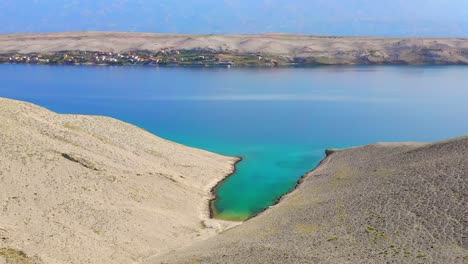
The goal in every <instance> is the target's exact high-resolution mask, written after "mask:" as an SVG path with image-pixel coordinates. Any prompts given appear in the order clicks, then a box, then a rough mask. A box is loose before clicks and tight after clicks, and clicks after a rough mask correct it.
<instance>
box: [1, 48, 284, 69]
mask: <svg viewBox="0 0 468 264" xmlns="http://www.w3.org/2000/svg"><path fill="white" fill-rule="evenodd" d="M278 59H279V58H271V57H264V56H262V55H261V54H234V53H220V52H216V51H206V50H161V51H127V52H113V51H109V52H107V51H82V50H77V51H59V52H54V53H44V54H41V53H30V54H20V53H10V54H1V55H0V63H10V64H69V65H77V64H78V65H80V64H82V65H149V66H151V65H152V66H158V65H181V66H222V67H231V66H234V65H238V66H271V67H274V66H278V65H279V63H278Z"/></svg>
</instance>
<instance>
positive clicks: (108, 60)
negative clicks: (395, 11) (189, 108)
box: [0, 32, 468, 67]
mask: <svg viewBox="0 0 468 264" xmlns="http://www.w3.org/2000/svg"><path fill="white" fill-rule="evenodd" d="M0 63H20V64H71V65H77V64H78V65H154V66H158V65H161V66H222V67H230V66H238V67H278V66H313V65H386V64H389V65H455V64H457V65H458V64H468V39H466V38H384V37H336V36H313V35H293V34H280V33H272V34H259V35H182V34H155V33H126V32H69V33H44V34H3V35H0Z"/></svg>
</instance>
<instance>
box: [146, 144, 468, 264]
mask: <svg viewBox="0 0 468 264" xmlns="http://www.w3.org/2000/svg"><path fill="white" fill-rule="evenodd" d="M467 187H468V137H463V138H458V139H454V140H449V141H444V142H439V143H435V144H416V143H398V144H383V143H382V144H375V145H370V146H365V147H358V148H352V149H347V150H342V151H330V152H329V155H328V157H327V158H326V159H325V160H324V161H323V162H322V164H321V165H320V166H319V167H318V168H317V169H316V170H314V171H313V172H311V173H309V174H307V175H306V176H305V177H304V178H303V181H302V184H300V185H299V187H298V188H297V189H296V190H295V191H293V192H292V193H290V194H288V195H287V196H286V197H284V199H283V201H281V202H280V203H279V204H278V205H276V206H274V207H273V208H271V209H269V210H267V211H266V212H264V213H262V214H261V215H259V216H258V217H256V218H253V219H251V220H249V221H247V222H246V223H244V224H242V225H240V226H238V227H235V228H233V229H230V230H228V231H226V232H223V233H222V234H220V235H219V236H216V237H214V238H211V239H208V240H207V241H204V242H200V243H198V244H195V245H193V246H191V247H188V248H185V249H181V250H178V251H174V252H171V253H170V254H167V255H165V256H162V257H155V258H151V259H149V260H148V261H147V263H466V261H468V237H467V236H468V232H467V215H468V204H467V202H468V199H467V198H468V188H467Z"/></svg>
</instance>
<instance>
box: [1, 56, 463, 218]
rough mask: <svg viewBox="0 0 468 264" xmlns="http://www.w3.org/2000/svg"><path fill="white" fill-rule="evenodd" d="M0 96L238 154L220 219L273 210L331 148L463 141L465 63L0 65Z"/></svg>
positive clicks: (218, 205) (219, 203)
mask: <svg viewBox="0 0 468 264" xmlns="http://www.w3.org/2000/svg"><path fill="white" fill-rule="evenodd" d="M0 82H1V85H0V96H3V97H10V98H16V99H21V100H27V101H31V102H34V103H37V104H39V105H42V106H44V107H47V108H50V109H52V110H54V111H57V112H60V113H78V114H97V115H107V116H112V117H115V118H118V119H121V120H124V121H127V122H130V123H133V124H135V125H138V126H140V127H143V128H145V129H147V130H149V131H151V132H153V133H154V134H156V135H158V136H161V137H164V138H166V139H169V140H173V141H176V142H179V143H182V144H186V145H189V146H193V147H198V148H203V149H207V150H211V151H214V152H218V153H221V154H225V155H232V156H241V157H243V159H244V160H243V161H242V162H241V163H239V164H238V166H237V172H236V173H235V174H234V175H233V176H231V177H229V178H228V179H227V180H226V181H225V182H223V183H222V184H221V186H220V187H219V188H218V189H217V190H216V194H217V195H218V197H219V199H218V200H216V201H215V203H214V205H215V208H214V211H215V212H216V216H217V217H219V218H223V219H229V220H244V219H246V218H248V217H250V216H252V215H254V214H256V213H258V212H260V211H262V210H264V209H265V208H267V207H268V206H270V205H272V204H273V203H274V202H275V201H276V199H278V198H279V197H280V196H281V195H283V194H284V193H286V192H288V191H290V190H291V189H292V188H293V187H294V186H295V184H296V182H297V180H298V179H299V178H300V177H301V176H302V175H304V174H305V173H306V172H308V171H310V170H312V169H313V168H314V167H315V166H316V165H317V164H318V162H319V161H320V160H321V159H322V158H323V157H324V150H325V149H326V148H342V147H350V146H355V145H362V144H368V143H373V142H377V141H435V140H441V139H445V138H450V137H455V136H461V135H466V134H468V107H467V102H468V67H466V66H446V67H435V66H418V67H409V66H408V67H405V66H400V67H388V66H387V67H383V66H379V67H316V68H284V69H204V68H154V67H71V66H31V65H0Z"/></svg>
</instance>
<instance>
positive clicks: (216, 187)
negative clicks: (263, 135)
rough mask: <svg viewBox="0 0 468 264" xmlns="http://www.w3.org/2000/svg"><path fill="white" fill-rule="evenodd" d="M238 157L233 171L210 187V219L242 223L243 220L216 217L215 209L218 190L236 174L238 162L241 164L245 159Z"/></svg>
mask: <svg viewBox="0 0 468 264" xmlns="http://www.w3.org/2000/svg"><path fill="white" fill-rule="evenodd" d="M235 158H237V160H236V161H235V162H234V164H233V165H232V168H233V169H232V172H231V173H229V174H228V175H226V176H225V177H224V178H223V179H221V180H220V181H218V182H217V183H216V185H215V186H213V187H212V188H211V189H210V194H211V199H209V201H208V211H209V218H210V219H213V220H219V221H229V222H236V223H242V222H243V221H230V220H224V219H217V218H215V212H214V211H215V210H214V202H215V201H216V199H218V198H219V196H218V195H217V194H216V190H217V189H218V188H219V187H220V186H221V185H222V184H223V183H224V182H225V181H226V180H227V179H228V178H229V177H231V176H233V175H234V174H236V172H237V164H239V163H240V162H241V161H243V160H244V159H243V158H242V157H235Z"/></svg>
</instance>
